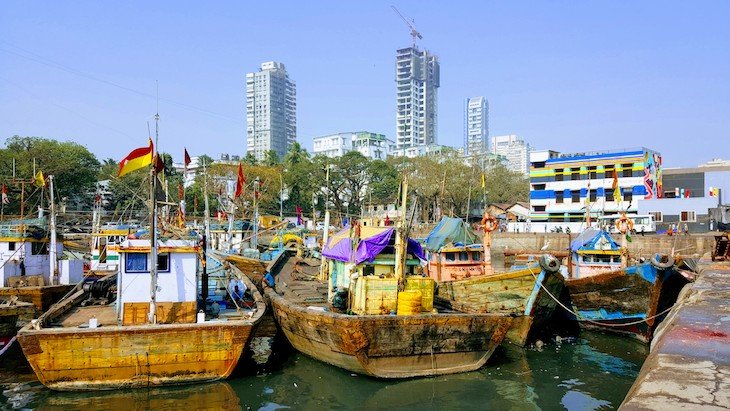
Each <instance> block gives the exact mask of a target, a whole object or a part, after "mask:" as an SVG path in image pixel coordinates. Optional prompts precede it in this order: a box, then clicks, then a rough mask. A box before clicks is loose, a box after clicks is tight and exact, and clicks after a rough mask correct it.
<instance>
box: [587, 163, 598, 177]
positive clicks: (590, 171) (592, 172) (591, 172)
mask: <svg viewBox="0 0 730 411" xmlns="http://www.w3.org/2000/svg"><path fill="white" fill-rule="evenodd" d="M588 178H589V179H591V180H593V179H596V178H598V171H596V166H590V167H588Z"/></svg>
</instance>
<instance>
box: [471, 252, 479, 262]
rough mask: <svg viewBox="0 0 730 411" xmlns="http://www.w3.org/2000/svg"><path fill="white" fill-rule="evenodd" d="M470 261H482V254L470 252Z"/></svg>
mask: <svg viewBox="0 0 730 411" xmlns="http://www.w3.org/2000/svg"><path fill="white" fill-rule="evenodd" d="M471 259H472V260H474V261H480V260H481V259H482V253H480V252H479V251H472V253H471Z"/></svg>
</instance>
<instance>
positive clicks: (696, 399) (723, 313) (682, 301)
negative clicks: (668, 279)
mask: <svg viewBox="0 0 730 411" xmlns="http://www.w3.org/2000/svg"><path fill="white" fill-rule="evenodd" d="M621 409H624V410H662V411H665V410H675V409H703V410H724V409H730V263H722V264H719V263H716V264H711V263H708V264H706V265H704V266H702V270H701V272H700V276H699V278H698V279H697V281H696V282H694V283H693V284H688V285H687V286H686V287H685V289H684V290H682V294H680V296H679V299H678V303H677V305H676V306H675V308H674V309H673V310H672V311H671V312H670V314H669V316H668V317H667V318H666V319H665V320H664V321H663V322H662V324H661V325H660V326H659V328H658V330H657V333H656V335H655V337H654V341H653V342H652V347H651V353H650V354H649V356H648V357H647V359H646V361H645V362H644V366H643V367H642V368H641V371H640V373H639V377H638V378H637V380H636V382H635V383H634V385H633V386H632V387H631V390H630V391H629V393H628V395H627V396H626V399H625V400H624V403H623V404H622V405H621Z"/></svg>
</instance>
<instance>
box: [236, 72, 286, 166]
mask: <svg viewBox="0 0 730 411" xmlns="http://www.w3.org/2000/svg"><path fill="white" fill-rule="evenodd" d="M296 136H297V89H296V84H294V82H293V81H292V80H291V79H289V75H288V74H287V72H286V68H285V67H284V64H282V63H278V62H275V61H269V62H266V63H262V64H261V69H260V70H259V71H258V72H256V73H248V74H246V137H247V144H246V151H247V153H253V154H254V156H255V157H256V159H257V160H262V159H264V157H265V155H266V152H267V151H269V150H274V151H276V153H277V154H278V155H279V158H284V155H285V154H286V152H287V151H288V150H289V147H290V146H291V145H292V144H294V141H296Z"/></svg>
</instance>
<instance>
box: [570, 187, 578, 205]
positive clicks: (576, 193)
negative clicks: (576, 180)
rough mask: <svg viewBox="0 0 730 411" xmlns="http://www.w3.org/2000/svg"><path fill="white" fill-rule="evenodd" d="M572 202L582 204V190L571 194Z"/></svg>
mask: <svg viewBox="0 0 730 411" xmlns="http://www.w3.org/2000/svg"><path fill="white" fill-rule="evenodd" d="M570 201H572V202H574V203H577V202H580V190H573V191H571V192H570Z"/></svg>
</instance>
